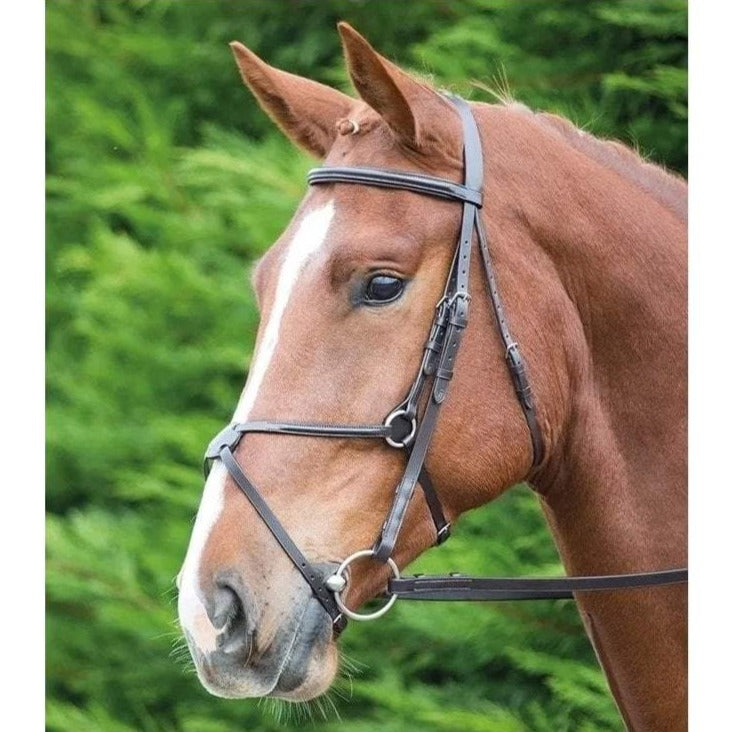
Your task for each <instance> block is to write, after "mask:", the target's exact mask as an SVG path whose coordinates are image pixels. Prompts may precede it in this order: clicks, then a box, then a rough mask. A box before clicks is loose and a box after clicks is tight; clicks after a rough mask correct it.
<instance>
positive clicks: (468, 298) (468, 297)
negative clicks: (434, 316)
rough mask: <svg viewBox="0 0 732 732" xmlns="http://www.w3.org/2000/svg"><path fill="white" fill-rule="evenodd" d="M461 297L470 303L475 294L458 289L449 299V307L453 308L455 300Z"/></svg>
mask: <svg viewBox="0 0 732 732" xmlns="http://www.w3.org/2000/svg"><path fill="white" fill-rule="evenodd" d="M460 298H463V300H465V302H466V303H469V302H470V301H471V300H472V299H473V296H472V295H471V294H470V293H469V292H462V291H461V290H458V291H457V292H456V293H454V294H453V295H452V297H450V299H449V300H448V301H447V307H449V308H451V307H452V306H453V305H454V304H455V302H456V301H457V300H459V299H460Z"/></svg>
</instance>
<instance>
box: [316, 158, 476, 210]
mask: <svg viewBox="0 0 732 732" xmlns="http://www.w3.org/2000/svg"><path fill="white" fill-rule="evenodd" d="M308 183H310V185H316V184H318V183H357V184H359V185H362V186H375V187H377V188H394V189H397V190H401V191H412V193H421V194H423V195H425V196H435V197H436V198H446V199H447V200H449V201H463V202H465V203H472V204H473V205H474V206H478V208H480V207H481V206H482V205H483V196H482V194H481V192H480V191H479V190H476V189H474V188H468V187H467V186H464V185H461V184H460V183H452V182H451V181H449V180H445V179H444V178H435V177H433V176H431V175H422V174H420V173H406V172H399V171H394V170H382V169H381V168H358V167H354V168H339V167H335V166H332V167H331V166H328V167H323V168H315V169H314V170H311V171H310V172H309V173H308Z"/></svg>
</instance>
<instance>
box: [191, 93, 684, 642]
mask: <svg viewBox="0 0 732 732" xmlns="http://www.w3.org/2000/svg"><path fill="white" fill-rule="evenodd" d="M448 98H449V100H450V101H451V102H452V104H453V105H454V106H455V108H456V110H457V112H458V114H459V116H460V119H461V121H462V128H463V161H464V169H465V174H464V183H463V184H460V183H454V182H453V181H450V180H446V179H443V178H436V177H433V176H428V175H421V174H415V173H406V172H398V171H392V170H382V169H380V168H362V167H321V168H316V169H315V170H311V171H310V173H308V182H309V183H310V185H325V184H333V183H346V184H357V185H365V186H374V187H377V188H393V189H397V190H404V191H411V192H413V193H419V194H422V195H426V196H433V197H436V198H442V199H447V200H449V201H456V202H458V203H461V204H462V222H461V224H460V234H459V239H458V242H457V246H456V249H455V255H454V257H453V260H452V265H451V266H450V271H449V273H448V276H447V281H446V283H445V288H444V292H443V295H442V297H441V298H440V300H439V302H438V303H437V306H436V308H435V315H434V318H433V321H432V326H431V328H430V332H429V337H428V338H427V342H426V343H425V346H424V353H423V356H422V362H421V364H420V367H419V370H418V372H417V376H416V378H415V379H414V382H413V383H412V386H411V388H410V389H409V392H408V393H407V396H406V397H405V399H404V400H403V401H402V402H401V403H400V404H398V405H397V406H396V407H395V408H394V409H392V410H391V411H390V412H389V414H388V415H387V416H386V418H385V419H384V422H383V423H381V424H362V425H352V424H324V423H304V422H282V421H275V420H258V421H251V422H241V423H234V424H231V425H229V426H228V427H226V428H225V429H223V430H222V431H221V432H220V433H219V434H218V435H216V437H215V438H214V439H213V440H212V441H211V443H210V444H209V446H208V449H207V450H206V455H205V460H204V470H205V472H206V474H208V469H209V467H210V463H211V461H213V460H215V459H219V460H221V462H222V463H223V464H224V466H225V467H226V469H227V470H228V471H229V474H230V475H231V477H232V478H233V480H234V482H235V483H236V484H237V486H238V487H239V488H240V489H241V491H242V492H243V493H244V495H245V496H246V497H247V499H248V500H249V502H250V503H251V505H252V507H253V508H254V509H255V511H256V512H257V513H258V514H259V516H260V518H261V519H262V521H264V523H265V524H266V526H267V528H268V529H269V530H270V532H271V533H272V535H273V536H274V538H275V539H276V540H277V542H278V543H279V545H280V546H281V547H282V549H283V550H284V552H285V553H286V554H287V555H288V557H289V558H290V560H291V561H292V563H293V564H294V566H295V567H296V568H297V570H298V571H299V572H300V574H301V575H302V576H303V577H304V579H305V581H306V582H307V583H308V584H309V585H310V587H311V589H312V591H313V594H314V596H315V597H316V599H317V600H318V602H320V604H321V605H322V606H323V608H324V609H325V611H326V612H327V613H328V615H329V616H330V617H331V619H332V621H333V628H334V634H335V635H337V634H338V633H340V632H341V631H342V630H343V628H344V627H345V624H346V617H349V618H353V619H355V620H372V619H375V618H377V617H380V616H381V615H383V614H384V613H385V612H386V611H387V610H388V609H389V608H390V607H391V606H392V605H393V604H394V601H395V600H396V599H397V597H400V598H403V599H411V600H537V599H572V598H573V593H574V592H579V591H583V592H585V591H599V590H614V589H630V588H636V587H649V586H652V585H666V584H674V583H679V582H686V581H687V577H688V571H687V570H686V569H670V570H660V571H655V572H639V573H632V574H621V575H597V576H590V577H561V578H487V577H465V576H461V575H454V574H452V575H448V576H434V577H430V576H427V577H425V576H412V577H400V575H399V569H398V567H397V565H396V563H395V562H394V560H393V559H392V558H391V555H392V553H393V551H394V547H395V545H396V542H397V539H398V537H399V532H400V530H401V527H402V523H403V521H404V517H405V515H406V512H407V508H408V507H409V504H410V501H411V499H412V496H413V495H414V491H415V488H416V486H417V484H418V483H419V485H420V487H421V489H422V491H423V493H424V497H425V499H426V503H427V506H428V508H429V511H430V514H431V516H432V521H433V523H434V526H435V544H441V543H442V542H444V541H445V540H446V539H447V538H448V536H449V534H450V524H449V522H448V521H447V520H446V518H445V514H444V512H443V510H442V505H441V503H440V499H439V497H438V495H437V492H436V491H435V488H434V486H433V484H432V481H431V479H430V476H429V473H428V472H427V468H426V466H425V460H426V457H427V451H428V449H429V445H430V441H431V439H432V435H433V432H434V429H435V426H436V424H437V419H438V416H439V413H440V408H441V406H442V404H443V403H444V401H445V397H446V396H447V390H448V386H449V384H450V380H451V379H452V376H453V371H454V368H455V360H456V357H457V354H458V351H459V349H460V342H461V340H462V336H463V333H464V331H465V328H466V327H467V325H468V309H469V304H470V293H469V291H468V283H469V279H470V259H471V252H472V245H473V235H474V233H475V234H477V240H478V246H479V250H480V255H481V260H482V262H483V268H484V270H485V276H486V283H487V289H488V295H489V298H490V301H491V304H492V306H493V311H494V313H495V316H496V323H497V325H498V332H499V334H500V337H501V341H502V342H503V346H504V348H505V358H506V364H507V366H508V370H509V373H510V374H511V378H512V380H513V384H514V388H515V391H516V396H517V398H518V402H519V405H520V406H521V409H522V411H523V414H524V417H525V419H526V424H527V426H528V429H529V435H530V438H531V445H532V450H533V461H532V469H535V468H537V467H538V466H539V465H540V464H541V462H542V460H543V457H544V441H543V438H542V433H541V429H540V427H539V421H538V419H537V416H536V406H535V403H534V398H533V395H532V392H531V386H530V384H529V379H528V375H527V371H526V365H525V362H524V360H523V358H522V356H521V352H520V350H519V346H518V344H517V343H516V341H515V340H514V339H513V338H512V337H511V332H510V330H509V328H508V321H507V318H506V314H505V311H504V309H503V304H502V302H501V298H500V296H499V294H498V288H497V284H496V277H495V272H494V270H493V264H492V262H491V257H490V253H489V251H488V240H487V236H486V232H485V229H484V227H483V223H482V221H481V218H480V216H479V214H478V209H479V208H480V207H481V206H482V199H483V196H482V190H481V189H482V185H483V154H482V148H481V142H480V136H479V133H478V127H477V125H476V123H475V119H474V117H473V114H472V112H471V109H470V106H469V105H468V103H467V102H466V101H465V100H463V99H461V98H459V97H454V96H449V97H448ZM252 432H254V433H269V434H279V435H293V436H308V437H323V438H328V437H330V438H338V439H342V438H352V439H359V440H360V439H383V440H385V441H386V442H387V444H389V445H390V446H391V447H393V448H395V449H401V450H404V451H405V453H406V455H407V461H406V467H405V470H404V474H403V475H402V478H401V480H400V481H399V483H398V485H397V487H396V489H395V492H394V499H393V501H392V504H391V508H390V509H389V512H388V514H387V516H386V519H385V521H384V524H383V526H382V529H381V532H380V534H379V536H378V538H377V539H376V542H375V543H374V545H373V547H372V548H370V549H363V550H361V551H358V552H355V553H354V554H351V555H350V556H349V557H347V558H346V559H345V560H343V562H341V564H340V566H339V567H338V569H337V570H336V571H335V573H330V574H327V576H326V573H324V572H323V571H322V570H321V569H319V568H318V567H316V566H314V565H313V564H311V563H310V562H309V561H308V559H307V558H306V557H305V555H304V554H303V553H302V552H301V551H300V549H299V548H298V547H297V545H296V544H295V542H294V541H293V540H292V538H291V537H290V535H289V534H288V533H287V531H286V530H285V529H284V527H283V526H282V524H281V523H280V521H279V520H278V519H277V517H276V516H275V514H274V513H273V512H272V510H271V509H270V508H269V506H268V505H267V503H266V501H265V500H264V498H263V497H262V495H261V494H260V493H259V491H258V490H257V489H256V488H255V486H254V485H253V484H252V483H251V481H250V480H249V478H247V476H246V475H245V473H244V471H243V470H242V468H241V466H240V465H239V463H238V462H237V460H236V458H235V457H234V450H235V448H236V446H237V445H238V443H239V442H240V441H241V440H242V438H243V437H244V435H245V434H247V433H252ZM362 557H373V558H374V559H375V560H376V561H379V562H382V563H386V564H388V565H389V567H390V569H391V571H392V574H393V577H392V579H391V580H390V581H389V583H388V588H387V593H386V594H387V596H388V598H389V599H388V602H387V603H386V604H385V605H384V606H382V607H381V608H380V609H379V610H377V611H376V612H373V613H368V614H364V613H356V612H354V611H352V610H350V609H349V608H347V607H346V606H345V604H344V603H343V600H342V599H341V593H342V592H343V590H344V589H345V587H346V584H347V581H348V579H347V578H348V575H347V569H348V567H349V566H350V564H351V563H352V562H354V561H355V560H357V559H359V558H362Z"/></svg>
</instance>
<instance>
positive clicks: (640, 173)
mask: <svg viewBox="0 0 732 732" xmlns="http://www.w3.org/2000/svg"><path fill="white" fill-rule="evenodd" d="M510 106H512V107H520V108H521V109H522V111H525V113H528V114H531V115H533V117H534V119H535V120H536V121H537V122H538V123H539V124H540V125H542V126H543V127H544V128H549V129H551V130H553V131H554V132H556V133H558V134H559V135H561V137H562V138H563V139H564V140H565V141H566V142H567V143H568V144H569V145H571V146H572V147H573V148H574V149H575V150H577V151H578V152H580V153H582V154H583V155H586V156H587V157H589V158H590V159H592V160H594V161H595V162H597V163H599V164H600V165H603V166H604V167H606V168H609V169H611V170H613V171H614V172H616V173H617V174H618V175H620V176H622V177H623V178H624V179H626V180H629V181H630V182H631V183H633V184H635V185H637V186H638V187H639V188H642V189H643V190H644V191H645V192H646V193H647V194H649V195H650V196H651V197H652V198H654V199H655V200H656V201H657V202H658V203H660V204H661V205H663V206H664V207H666V208H667V209H669V210H670V211H672V212H673V213H675V214H676V215H677V216H678V217H679V218H681V219H682V220H683V221H686V220H687V215H688V214H687V190H686V180H684V178H682V177H681V176H680V175H678V174H677V173H673V172H671V171H669V170H668V169H666V168H664V167H663V166H661V165H658V164H656V163H652V162H649V161H648V160H645V159H644V158H643V157H642V156H641V155H640V154H639V153H638V151H637V150H633V149H631V148H630V147H628V146H627V145H625V144H623V143H622V142H619V141H617V140H607V139H602V138H598V137H595V136H593V135H591V134H589V133H587V132H585V131H584V130H581V129H579V128H578V127H576V126H575V125H573V124H572V123H571V122H570V121H569V120H567V119H565V118H564V117H561V116H559V115H557V114H552V113H550V112H534V111H532V110H530V109H529V108H528V107H526V106H525V105H523V104H516V103H513V104H511V105H510Z"/></svg>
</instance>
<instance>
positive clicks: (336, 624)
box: [218, 446, 347, 632]
mask: <svg viewBox="0 0 732 732" xmlns="http://www.w3.org/2000/svg"><path fill="white" fill-rule="evenodd" d="M218 457H219V458H220V459H221V461H222V462H223V464H224V465H225V466H226V469H227V470H228V471H229V475H231V477H232V478H233V479H234V482H235V483H236V484H237V486H239V489H240V490H241V492H242V493H243V494H244V495H245V496H246V497H247V500H248V501H249V503H251V504H252V507H253V508H254V510H255V511H256V512H257V513H258V514H259V517H260V518H261V519H262V521H264V523H265V524H266V525H267V528H268V529H269V530H270V533H271V534H272V536H274V538H275V539H276V540H277V543H278V544H279V545H280V546H281V547H282V549H283V551H284V552H285V554H287V556H288V557H289V558H290V561H291V562H292V563H293V564H294V565H295V568H296V569H297V571H298V572H300V574H301V575H302V576H303V577H304V578H305V581H306V582H307V583H308V584H309V585H310V587H311V589H312V591H313V594H314V595H315V597H316V598H317V599H318V602H320V604H321V605H322V606H323V607H324V608H325V611H326V612H327V613H328V615H330V617H331V619H332V620H333V628H334V631H337V632H341V631H342V630H343V629H344V628H345V627H346V622H347V619H346V618H345V616H344V615H343V614H342V613H341V611H340V610H339V609H338V605H336V602H335V599H334V598H333V594H332V593H331V592H330V590H329V589H328V588H327V587H326V586H325V579H326V578H325V577H323V575H322V573H321V572H320V571H319V570H318V569H316V568H315V567H314V566H313V565H312V564H310V562H309V561H308V560H307V559H306V558H305V555H304V554H303V553H302V552H301V551H300V550H299V549H298V548H297V544H295V542H294V541H293V540H292V538H291V537H290V535H289V534H288V533H287V532H286V531H285V529H284V527H283V526H282V524H281V523H280V522H279V519H278V518H277V516H275V515H274V513H273V512H272V509H271V508H270V507H269V506H268V505H267V502H266V501H265V500H264V499H263V498H262V496H261V494H260V493H259V491H258V490H257V489H256V488H255V487H254V485H253V484H252V483H251V481H250V480H249V478H247V476H246V475H245V474H244V471H243V470H242V469H241V466H240V465H239V463H238V462H237V461H236V458H235V457H234V455H233V453H232V452H231V450H230V449H229V447H228V446H224V447H223V448H222V450H221V452H220V453H219V455H218Z"/></svg>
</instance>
